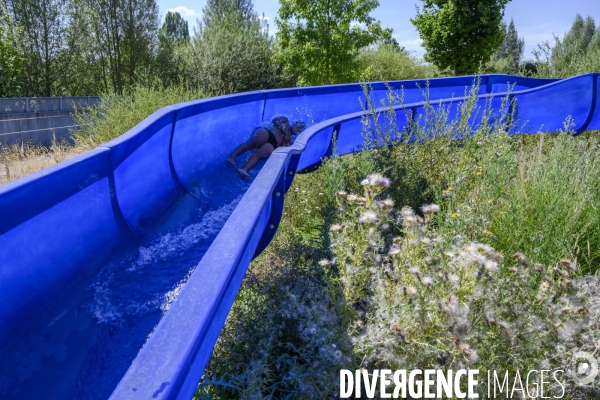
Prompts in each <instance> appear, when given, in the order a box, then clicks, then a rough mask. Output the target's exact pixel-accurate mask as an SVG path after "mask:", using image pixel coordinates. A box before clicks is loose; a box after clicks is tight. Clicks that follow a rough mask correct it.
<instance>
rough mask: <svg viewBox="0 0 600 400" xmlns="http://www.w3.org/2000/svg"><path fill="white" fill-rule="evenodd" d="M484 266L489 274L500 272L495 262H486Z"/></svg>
mask: <svg viewBox="0 0 600 400" xmlns="http://www.w3.org/2000/svg"><path fill="white" fill-rule="evenodd" d="M484 265H485V269H487V270H488V271H489V272H498V271H500V268H499V267H498V263H497V262H495V261H492V260H487V261H486V262H485V264H484Z"/></svg>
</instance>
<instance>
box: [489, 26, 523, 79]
mask: <svg viewBox="0 0 600 400" xmlns="http://www.w3.org/2000/svg"><path fill="white" fill-rule="evenodd" d="M502 30H503V31H504V42H503V43H502V45H501V46H500V48H499V49H498V50H497V51H496V53H495V54H494V55H493V57H492V62H493V63H494V64H495V65H494V66H495V68H494V70H495V72H501V73H505V74H516V73H517V72H519V68H520V64H521V58H522V57H523V52H524V51H525V40H524V39H522V38H519V34H518V32H517V28H515V22H514V21H513V20H512V19H511V20H510V24H509V25H508V27H507V26H506V23H504V22H503V23H502Z"/></svg>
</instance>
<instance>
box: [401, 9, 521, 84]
mask: <svg viewBox="0 0 600 400" xmlns="http://www.w3.org/2000/svg"><path fill="white" fill-rule="evenodd" d="M509 1H510V0H486V1H481V0H456V1H448V0H423V9H422V10H420V9H419V8H417V16H416V17H415V18H413V19H411V22H412V23H413V25H415V27H416V28H417V31H418V32H419V35H420V36H421V39H423V47H425V50H426V51H427V52H426V53H425V60H426V61H429V62H431V63H433V64H435V66H436V67H438V68H439V69H440V70H442V71H443V70H446V69H449V70H451V71H452V72H453V73H454V75H464V74H473V73H475V72H477V71H478V70H479V68H480V67H481V66H482V64H485V63H487V62H488V61H489V60H490V58H491V56H492V54H494V52H495V51H496V49H497V48H498V47H499V46H500V45H501V44H502V41H503V39H504V37H503V34H502V27H501V22H502V18H503V16H504V7H505V6H506V4H507V3H508V2H509Z"/></svg>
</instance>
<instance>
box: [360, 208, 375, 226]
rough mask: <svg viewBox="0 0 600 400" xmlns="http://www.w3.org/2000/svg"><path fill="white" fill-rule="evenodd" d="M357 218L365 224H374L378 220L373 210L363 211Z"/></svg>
mask: <svg viewBox="0 0 600 400" xmlns="http://www.w3.org/2000/svg"><path fill="white" fill-rule="evenodd" d="M358 220H359V221H360V222H362V223H365V224H374V223H376V222H378V221H379V219H378V218H377V214H376V213H375V212H374V211H365V212H364V213H363V215H361V216H360V218H359V219H358Z"/></svg>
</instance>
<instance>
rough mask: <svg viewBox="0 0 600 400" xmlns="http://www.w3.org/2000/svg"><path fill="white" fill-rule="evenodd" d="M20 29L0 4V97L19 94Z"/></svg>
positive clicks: (20, 82) (20, 81) (20, 68)
mask: <svg viewBox="0 0 600 400" xmlns="http://www.w3.org/2000/svg"><path fill="white" fill-rule="evenodd" d="M21 35H22V29H21V28H20V27H16V26H14V23H13V20H12V18H11V16H10V14H9V13H8V10H7V9H6V8H5V7H4V6H0V97H15V96H19V95H20V91H21V85H22V79H21V74H22V72H23V59H22V56H21V53H20V52H19V45H18V44H19V39H20V37H21Z"/></svg>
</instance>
